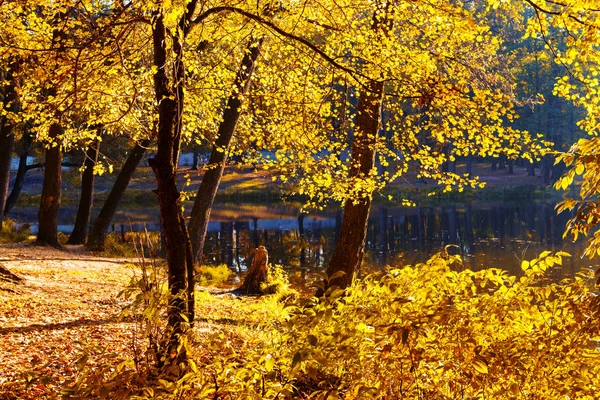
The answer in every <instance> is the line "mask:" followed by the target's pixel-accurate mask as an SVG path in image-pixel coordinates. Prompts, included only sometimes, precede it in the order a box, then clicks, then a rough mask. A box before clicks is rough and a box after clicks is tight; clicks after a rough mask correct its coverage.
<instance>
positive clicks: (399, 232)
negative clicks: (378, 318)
mask: <svg viewBox="0 0 600 400" xmlns="http://www.w3.org/2000/svg"><path fill="white" fill-rule="evenodd" d="M246 213H247V211H246ZM294 213H295V216H294V215H293V214H294ZM257 214H260V211H257ZM215 218H219V214H218V213H217V215H216V216H215ZM228 218H230V219H231V220H229V221H223V222H218V224H220V225H219V226H220V227H219V228H218V229H216V228H217V227H216V226H215V225H213V224H216V222H212V223H211V227H210V228H209V233H208V237H207V241H206V247H205V252H204V254H205V259H204V262H206V263H214V264H219V263H224V264H227V265H229V266H231V267H232V268H234V269H235V270H238V271H242V270H245V269H246V268H247V267H248V265H249V264H250V261H251V260H250V258H251V254H252V251H253V249H254V248H256V247H257V246H258V245H260V244H262V245H264V246H266V247H267V249H268V250H269V254H270V259H271V261H272V262H273V263H278V264H282V265H284V266H286V267H288V268H290V269H291V270H297V271H300V273H301V274H302V275H304V274H306V273H310V272H321V271H323V269H324V266H325V263H326V261H327V259H328V257H329V256H330V254H331V252H332V251H333V247H334V245H335V242H336V240H337V237H338V235H339V228H340V226H341V220H342V215H341V213H340V212H320V213H317V214H308V215H307V214H298V213H297V212H295V211H294V210H288V211H287V215H286V216H282V217H281V218H278V219H277V218H264V219H261V218H258V217H256V216H255V217H252V218H247V217H245V218H234V217H233V216H232V215H231V213H230V214H229V215H228ZM568 219H569V215H568V214H564V213H563V214H561V215H556V214H555V212H554V204H552V203H533V202H531V203H527V204H493V205H482V204H465V205H458V204H457V205H448V206H444V207H416V208H390V207H375V208H374V209H373V210H372V213H371V218H370V220H369V227H368V231H367V241H366V245H365V264H366V265H367V266H371V267H379V266H383V265H406V264H414V263H417V262H422V261H425V260H427V258H428V257H429V256H430V255H431V254H433V253H435V252H438V251H440V250H442V249H443V248H444V247H445V246H447V245H454V246H452V248H450V251H453V252H455V253H459V254H461V255H462V256H463V259H464V260H465V268H470V269H473V270H477V269H481V268H485V267H502V268H504V269H509V270H511V271H512V272H513V273H518V271H519V268H520V264H521V260H523V259H530V258H533V257H535V256H536V255H538V254H539V253H541V252H542V251H544V250H554V251H558V250H563V251H567V252H569V253H571V254H573V255H574V257H572V258H570V259H567V260H565V263H566V265H565V266H564V268H563V271H562V272H560V273H561V274H562V275H565V274H566V275H572V274H574V273H575V272H576V271H577V270H578V269H579V268H580V267H581V266H587V265H588V264H589V261H588V260H587V259H581V258H579V257H578V256H577V255H578V254H581V251H582V250H583V247H584V245H585V242H584V241H580V242H578V243H572V242H571V241H570V240H568V239H566V240H563V239H562V233H563V229H564V226H565V224H566V222H567V220H568Z"/></svg>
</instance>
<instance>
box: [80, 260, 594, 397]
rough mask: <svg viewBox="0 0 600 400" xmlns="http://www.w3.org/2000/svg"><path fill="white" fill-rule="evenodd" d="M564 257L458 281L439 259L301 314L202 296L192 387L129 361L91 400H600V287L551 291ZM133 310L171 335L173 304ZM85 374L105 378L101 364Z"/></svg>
mask: <svg viewBox="0 0 600 400" xmlns="http://www.w3.org/2000/svg"><path fill="white" fill-rule="evenodd" d="M564 256H565V253H557V254H554V255H553V254H550V253H549V252H544V253H543V254H542V255H540V257H539V258H537V259H535V260H532V261H531V262H523V265H522V267H523V275H522V276H511V275H509V274H508V273H507V272H505V271H502V270H500V269H495V268H492V269H487V270H483V271H477V272H473V271H469V270H465V271H462V272H456V271H455V270H456V269H460V268H455V267H456V266H457V264H460V263H461V260H460V258H459V257H458V256H450V255H448V254H446V253H444V254H438V255H436V256H434V257H432V258H431V259H430V260H429V261H427V262H426V263H423V264H418V265H416V266H408V267H405V268H398V269H388V270H385V271H383V272H381V273H378V274H373V275H370V276H368V277H366V278H364V279H362V280H357V281H356V282H355V283H354V284H353V286H352V287H350V288H348V289H347V290H345V291H342V290H339V289H336V288H333V289H330V290H329V291H328V292H327V296H326V297H324V298H323V299H322V300H318V299H316V298H313V299H311V300H310V301H309V304H304V305H302V304H301V303H300V302H298V303H297V304H295V305H292V306H288V307H285V306H284V305H283V304H282V303H281V302H279V301H278V297H277V296H263V297H261V298H258V299H257V298H248V299H243V300H240V299H237V298H233V299H232V298H228V297H225V296H213V295H211V294H209V293H206V292H202V293H198V295H197V296H196V307H197V315H199V316H200V315H201V316H203V318H202V320H201V321H202V322H197V323H196V326H197V328H198V329H197V330H196V331H190V332H189V333H188V334H187V335H186V336H184V337H183V340H182V347H184V348H186V351H187V353H188V355H189V356H190V359H189V361H188V364H187V365H182V366H181V367H182V371H183V372H182V373H181V375H180V377H179V379H168V378H166V377H164V376H160V375H158V376H157V375H152V374H151V373H150V372H149V370H148V369H144V371H145V372H143V373H142V374H146V375H143V379H142V377H140V373H139V372H136V370H135V368H134V365H136V363H133V362H131V361H129V362H128V360H126V359H119V360H114V361H111V362H112V363H113V364H114V365H117V369H116V371H117V372H113V373H112V374H106V373H105V374H106V375H104V376H105V378H103V379H102V380H99V381H95V382H96V383H94V385H97V386H98V389H94V390H93V391H88V392H87V393H88V394H89V393H92V392H93V393H104V394H105V395H106V396H108V397H110V398H114V397H118V395H117V394H116V392H115V390H116V389H115V388H123V387H124V386H123V384H124V382H127V384H128V388H129V392H128V396H129V395H132V394H134V395H139V396H140V397H141V398H150V397H154V398H215V399H222V398H232V399H237V398H244V399H274V398H279V399H282V398H287V399H298V398H300V399H309V398H310V399H324V400H327V399H340V398H343V399H369V398H373V399H400V398H403V399H457V398H465V399H467V398H471V399H479V398H489V399H558V398H564V399H567V398H571V399H574V398H577V399H590V400H591V399H594V398H596V396H597V392H598V390H599V389H600V387H599V386H600V385H599V384H598V381H597V379H596V377H597V376H598V374H599V373H600V356H599V353H598V350H597V349H596V348H595V343H596V342H593V341H594V340H600V337H598V329H599V328H600V326H599V322H598V321H599V319H598V318H597V317H598V316H597V315H595V314H593V311H592V308H593V307H590V305H591V303H593V302H594V300H593V298H594V297H593V296H592V295H591V293H590V290H589V288H588V282H589V277H588V276H586V275H581V276H578V277H577V278H576V279H574V280H564V281H562V282H560V283H553V282H552V281H550V280H549V279H547V278H546V276H545V272H546V270H548V269H550V268H552V267H554V266H557V265H561V264H562V258H563V257H564ZM281 280H283V281H284V284H285V276H284V275H283V274H282V275H281ZM146 286H147V285H146ZM146 286H145V285H140V284H139V283H135V282H134V284H132V285H131V287H132V289H133V290H136V289H135V288H136V287H146ZM156 286H159V285H156ZM162 293H164V290H163V292H162ZM134 297H135V298H136V299H138V300H137V301H138V302H137V303H134V304H138V305H140V306H143V305H144V304H146V308H145V309H144V307H142V308H141V309H139V310H138V311H137V312H139V313H140V314H141V316H143V317H141V318H144V319H145V320H146V321H148V324H149V325H147V327H150V326H159V325H160V324H161V323H163V324H164V321H162V322H161V318H159V317H160V315H164V312H157V311H156V310H158V309H160V308H161V307H166V301H165V300H161V301H160V302H159V301H156V302H154V303H151V302H149V301H148V300H144V301H145V302H140V301H139V299H154V298H160V297H156V295H150V292H148V291H145V292H144V291H143V290H142V292H141V293H140V294H138V295H137V296H134ZM159 303H160V304H162V305H161V306H160V307H158V306H157V304H159ZM304 303H306V299H304ZM152 304H154V305H152ZM130 309H132V308H131V307H130ZM150 310H154V311H152V312H150ZM151 321H154V322H151ZM150 322H151V323H150ZM146 329H148V332H152V331H153V330H152V329H149V328H146ZM194 332H196V333H194ZM155 335H156V334H155ZM96 368H97V367H96ZM104 368H105V371H108V370H111V369H110V368H109V366H105V367H104ZM84 370H85V371H87V374H88V375H87V376H95V377H99V376H100V375H99V374H93V370H94V367H93V364H92V365H90V366H89V367H88V368H87V369H84ZM113 370H114V369H113ZM111 371H112V370H111ZM86 382H87V383H88V384H89V383H90V380H89V379H88V380H87V381H86ZM133 382H136V383H137V384H136V385H135V386H132V383H133ZM100 388H102V389H100ZM88 390H89V386H88ZM73 393H74V394H77V393H78V390H74V392H73ZM79 393H81V392H79ZM109 393H113V394H115V396H113V397H111V396H110V395H109Z"/></svg>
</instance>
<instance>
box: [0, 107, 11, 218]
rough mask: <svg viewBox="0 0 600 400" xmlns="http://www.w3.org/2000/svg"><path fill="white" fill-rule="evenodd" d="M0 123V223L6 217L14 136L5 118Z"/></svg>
mask: <svg viewBox="0 0 600 400" xmlns="http://www.w3.org/2000/svg"><path fill="white" fill-rule="evenodd" d="M1 119H2V120H1V121H0V221H2V220H3V219H4V217H5V216H6V211H5V206H6V201H7V199H8V187H9V186H10V163H11V160H12V150H13V145H14V141H15V135H14V133H13V132H12V126H11V124H10V122H9V121H7V119H6V117H2V118H1Z"/></svg>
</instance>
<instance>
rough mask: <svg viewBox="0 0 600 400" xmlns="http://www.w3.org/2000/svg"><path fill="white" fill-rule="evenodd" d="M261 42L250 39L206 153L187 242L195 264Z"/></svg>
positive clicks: (200, 250) (200, 256)
mask: <svg viewBox="0 0 600 400" xmlns="http://www.w3.org/2000/svg"><path fill="white" fill-rule="evenodd" d="M262 41H263V39H256V40H252V41H251V43H250V45H249V46H248V48H247V49H246V54H245V55H244V58H243V59H242V63H241V65H240V68H239V69H238V72H237V75H236V77H235V81H234V89H233V92H232V93H231V95H230V96H229V99H228V101H227V106H226V107H225V111H224V112H223V121H222V122H221V124H220V125H219V132H218V134H217V139H216V141H215V145H214V147H213V149H212V152H211V154H210V161H209V162H208V165H207V167H206V172H205V173H204V176H203V177H202V182H201V183H200V187H199V188H198V193H197V194H196V199H195V200H194V205H193V206H192V212H191V217H190V223H189V227H188V229H189V232H190V239H191V242H192V253H193V255H194V260H195V261H196V263H200V262H202V252H203V250H204V241H205V240H206V229H207V228H208V222H209V220H210V211H211V208H212V205H213V202H214V200H215V196H216V195H217V190H218V188H219V184H220V183H221V177H222V176H223V170H224V169H225V163H226V162H227V152H228V151H229V147H230V144H231V139H232V138H233V135H234V133H235V128H236V126H237V122H238V119H239V117H240V114H241V111H242V110H241V105H242V100H243V97H244V96H245V95H246V93H247V92H248V89H249V87H250V82H251V80H252V73H253V72H254V66H255V62H256V59H257V58H258V55H259V53H260V47H261V45H262Z"/></svg>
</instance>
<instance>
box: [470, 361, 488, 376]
mask: <svg viewBox="0 0 600 400" xmlns="http://www.w3.org/2000/svg"><path fill="white" fill-rule="evenodd" d="M473 368H475V371H477V372H479V373H480V374H487V373H488V367H487V365H485V363H484V362H483V361H479V360H475V361H473Z"/></svg>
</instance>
